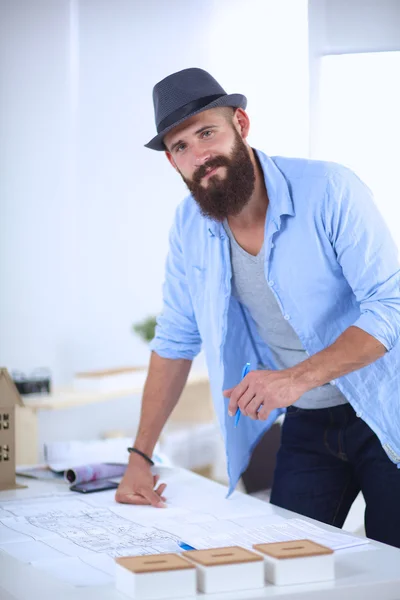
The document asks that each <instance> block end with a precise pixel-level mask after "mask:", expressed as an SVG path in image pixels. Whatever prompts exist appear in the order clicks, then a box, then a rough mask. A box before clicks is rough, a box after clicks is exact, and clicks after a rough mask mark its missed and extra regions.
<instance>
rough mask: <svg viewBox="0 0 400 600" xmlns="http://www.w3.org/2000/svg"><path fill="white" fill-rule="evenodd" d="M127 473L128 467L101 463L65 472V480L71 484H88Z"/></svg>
mask: <svg viewBox="0 0 400 600" xmlns="http://www.w3.org/2000/svg"><path fill="white" fill-rule="evenodd" d="M125 471H126V465H112V464H106V463H99V464H96V465H83V466H81V467H74V468H72V469H68V470H67V471H65V475H64V476H65V479H66V480H67V481H68V482H69V483H88V482H89V481H95V480H96V479H105V478H106V477H107V478H110V477H120V476H121V475H123V474H124V473H125Z"/></svg>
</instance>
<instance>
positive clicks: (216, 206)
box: [181, 129, 256, 222]
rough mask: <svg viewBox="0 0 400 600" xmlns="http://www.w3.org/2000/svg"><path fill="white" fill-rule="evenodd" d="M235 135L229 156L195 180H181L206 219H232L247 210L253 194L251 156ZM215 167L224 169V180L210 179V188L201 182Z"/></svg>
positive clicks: (210, 164)
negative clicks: (245, 208)
mask: <svg viewBox="0 0 400 600" xmlns="http://www.w3.org/2000/svg"><path fill="white" fill-rule="evenodd" d="M234 132H235V144H234V147H233V148H232V151H231V154H230V156H223V155H221V156H216V157H215V158H212V159H210V160H209V161H208V162H207V163H205V164H204V165H201V167H199V168H198V169H197V171H196V172H195V173H194V175H193V178H192V179H186V178H185V177H183V175H182V174H181V175H182V179H183V180H184V182H185V183H186V185H187V186H188V188H189V190H190V191H191V193H192V196H193V198H194V199H195V200H196V202H197V204H198V205H199V207H200V211H201V213H202V215H203V216H205V217H210V218H211V219H214V220H215V221H220V222H223V221H224V220H225V219H226V218H228V217H229V216H235V215H238V214H239V213H240V212H241V211H242V209H243V208H244V207H245V206H246V204H247V203H248V201H249V200H250V198H251V195H252V193H253V191H254V186H255V181H256V176H255V171H254V167H253V163H252V162H251V159H250V155H249V152H248V150H247V147H246V145H245V144H244V142H243V140H242V138H241V137H240V135H239V133H238V132H237V131H236V129H234ZM215 167H225V168H226V175H225V177H223V178H222V177H220V176H219V173H216V174H215V175H211V176H210V177H209V179H208V184H207V187H203V186H202V185H201V183H200V182H201V179H202V178H203V177H204V175H206V173H207V172H208V171H209V170H210V169H211V168H215Z"/></svg>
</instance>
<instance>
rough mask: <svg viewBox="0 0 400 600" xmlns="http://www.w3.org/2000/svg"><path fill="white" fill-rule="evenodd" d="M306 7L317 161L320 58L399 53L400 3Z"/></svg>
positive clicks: (329, 2) (343, 1) (335, 0)
mask: <svg viewBox="0 0 400 600" xmlns="http://www.w3.org/2000/svg"><path fill="white" fill-rule="evenodd" d="M308 5H309V9H308V12H309V27H308V35H309V75H310V96H309V98H310V111H309V113H310V156H311V157H313V158H317V157H318V145H319V143H318V124H319V122H320V118H321V115H320V104H321V98H320V94H319V88H320V79H321V57H323V56H328V55H332V54H351V53H361V52H389V51H394V50H400V1H399V0H309V3H308ZM371 83H372V82H371ZM343 93H345V91H344V90H343Z"/></svg>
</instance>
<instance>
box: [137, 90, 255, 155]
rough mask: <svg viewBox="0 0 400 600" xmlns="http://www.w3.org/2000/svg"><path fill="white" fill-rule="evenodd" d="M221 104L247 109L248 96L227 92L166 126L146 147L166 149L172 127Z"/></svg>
mask: <svg viewBox="0 0 400 600" xmlns="http://www.w3.org/2000/svg"><path fill="white" fill-rule="evenodd" d="M221 106H232V108H243V109H245V108H246V106H247V98H246V96H243V94H227V95H226V96H221V97H220V98H217V100H214V101H213V102H210V104H207V105H206V106H203V108H200V109H199V110H195V111H193V112H192V113H190V114H189V115H186V116H185V117H183V118H182V119H180V120H178V121H177V122H176V123H173V124H172V125H170V126H169V127H166V128H165V129H164V130H163V131H160V133H158V134H157V135H156V136H155V137H153V139H152V140H150V142H148V143H147V144H145V147H146V148H150V150H161V151H164V150H166V148H165V145H164V142H163V139H164V137H165V136H166V135H167V133H168V132H169V131H171V129H174V127H176V126H177V125H180V124H181V123H183V122H184V121H186V120H187V119H190V118H191V117H194V115H197V114H199V113H201V112H204V111H205V110H210V108H219V107H221Z"/></svg>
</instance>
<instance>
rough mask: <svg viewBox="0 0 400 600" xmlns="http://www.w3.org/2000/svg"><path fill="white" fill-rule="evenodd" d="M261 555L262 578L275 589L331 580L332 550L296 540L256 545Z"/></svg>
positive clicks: (332, 566) (332, 577)
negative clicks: (263, 567)
mask: <svg viewBox="0 0 400 600" xmlns="http://www.w3.org/2000/svg"><path fill="white" fill-rule="evenodd" d="M253 548H254V550H257V552H261V553H262V554H263V555H264V562H265V578H266V580H267V581H269V582H270V583H274V584H275V585H296V584H298V583H313V582H317V581H328V580H330V579H334V577H335V573H334V558H333V550H331V549H330V548H327V547H326V546H322V545H321V544H317V543H316V542H312V541H311V540H296V541H294V542H277V543H272V544H255V545H254V546H253Z"/></svg>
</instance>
